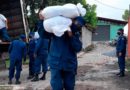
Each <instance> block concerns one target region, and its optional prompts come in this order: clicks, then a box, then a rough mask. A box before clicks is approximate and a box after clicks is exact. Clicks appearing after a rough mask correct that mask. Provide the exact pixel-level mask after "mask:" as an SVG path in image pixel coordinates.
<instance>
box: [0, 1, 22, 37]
mask: <svg viewBox="0 0 130 90" xmlns="http://www.w3.org/2000/svg"><path fill="white" fill-rule="evenodd" d="M0 13H1V14H3V15H4V16H5V17H6V18H7V20H8V30H7V31H8V34H9V36H10V37H11V38H12V39H14V38H17V37H18V36H19V35H20V34H22V33H24V26H23V19H22V12H21V5H20V0H0Z"/></svg>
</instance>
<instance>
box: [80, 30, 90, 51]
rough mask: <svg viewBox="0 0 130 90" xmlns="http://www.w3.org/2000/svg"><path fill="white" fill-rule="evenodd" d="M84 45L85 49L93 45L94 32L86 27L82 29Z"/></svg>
mask: <svg viewBox="0 0 130 90" xmlns="http://www.w3.org/2000/svg"><path fill="white" fill-rule="evenodd" d="M82 44H83V46H82V47H83V49H85V48H86V47H88V46H89V45H91V44H92V32H91V31H89V30H88V29H87V28H86V27H83V28H82Z"/></svg>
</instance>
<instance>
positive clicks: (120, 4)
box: [86, 0, 130, 20]
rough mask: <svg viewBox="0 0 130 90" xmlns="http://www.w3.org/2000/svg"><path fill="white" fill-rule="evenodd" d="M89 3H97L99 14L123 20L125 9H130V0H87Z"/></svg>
mask: <svg viewBox="0 0 130 90" xmlns="http://www.w3.org/2000/svg"><path fill="white" fill-rule="evenodd" d="M86 1H87V3H88V4H90V5H92V4H96V5H97V10H96V12H97V16H100V17H105V18H111V19H117V20H123V19H122V15H123V13H124V11H125V9H129V4H130V0H86Z"/></svg>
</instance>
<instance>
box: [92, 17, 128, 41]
mask: <svg viewBox="0 0 130 90" xmlns="http://www.w3.org/2000/svg"><path fill="white" fill-rule="evenodd" d="M126 24H127V22H126V21H121V20H114V19H109V18H103V17H98V23H97V28H96V30H95V33H93V35H92V41H109V40H112V39H116V36H117V34H116V33H117V30H118V29H119V28H124V26H125V25H126Z"/></svg>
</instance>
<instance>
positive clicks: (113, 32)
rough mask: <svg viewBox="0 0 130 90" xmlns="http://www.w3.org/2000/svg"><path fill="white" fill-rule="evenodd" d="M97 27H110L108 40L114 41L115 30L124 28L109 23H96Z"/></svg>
mask: <svg viewBox="0 0 130 90" xmlns="http://www.w3.org/2000/svg"><path fill="white" fill-rule="evenodd" d="M97 25H110V40H112V39H116V38H117V37H116V36H117V30H118V29H119V28H123V27H124V26H125V25H120V24H114V23H110V22H104V21H98V23H97Z"/></svg>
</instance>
